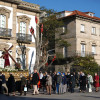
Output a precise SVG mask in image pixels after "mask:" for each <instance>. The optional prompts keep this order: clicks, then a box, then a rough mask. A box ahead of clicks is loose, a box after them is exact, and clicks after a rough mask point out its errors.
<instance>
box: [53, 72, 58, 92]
mask: <svg viewBox="0 0 100 100" xmlns="http://www.w3.org/2000/svg"><path fill="white" fill-rule="evenodd" d="M56 81H57V74H56V72H54V73H53V75H52V89H53V92H54V93H55V92H56Z"/></svg>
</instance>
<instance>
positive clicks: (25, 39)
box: [17, 33, 32, 43]
mask: <svg viewBox="0 0 100 100" xmlns="http://www.w3.org/2000/svg"><path fill="white" fill-rule="evenodd" d="M17 42H22V43H30V42H32V35H30V34H24V33H17Z"/></svg>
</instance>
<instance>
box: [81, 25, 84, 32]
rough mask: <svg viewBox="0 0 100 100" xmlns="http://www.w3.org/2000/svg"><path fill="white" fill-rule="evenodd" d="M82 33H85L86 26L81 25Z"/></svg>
mask: <svg viewBox="0 0 100 100" xmlns="http://www.w3.org/2000/svg"><path fill="white" fill-rule="evenodd" d="M81 32H85V25H84V24H81Z"/></svg>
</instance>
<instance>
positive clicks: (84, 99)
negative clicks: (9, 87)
mask: <svg viewBox="0 0 100 100" xmlns="http://www.w3.org/2000/svg"><path fill="white" fill-rule="evenodd" d="M32 92H33V91H32V90H30V91H29V92H28V93H27V95H26V96H24V95H22V96H19V93H16V96H15V97H13V96H9V97H8V96H5V95H0V100H100V92H95V91H94V89H93V92H92V93H88V91H86V93H79V92H78V89H75V93H69V92H67V93H65V94H60V95H58V94H51V95H46V93H45V94H42V92H40V94H39V95H32Z"/></svg>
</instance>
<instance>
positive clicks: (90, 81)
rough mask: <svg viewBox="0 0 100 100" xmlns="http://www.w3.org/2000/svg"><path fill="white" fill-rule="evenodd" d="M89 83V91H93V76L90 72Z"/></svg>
mask: <svg viewBox="0 0 100 100" xmlns="http://www.w3.org/2000/svg"><path fill="white" fill-rule="evenodd" d="M87 83H88V88H89V92H92V84H93V77H92V75H90V74H88V76H87Z"/></svg>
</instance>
